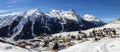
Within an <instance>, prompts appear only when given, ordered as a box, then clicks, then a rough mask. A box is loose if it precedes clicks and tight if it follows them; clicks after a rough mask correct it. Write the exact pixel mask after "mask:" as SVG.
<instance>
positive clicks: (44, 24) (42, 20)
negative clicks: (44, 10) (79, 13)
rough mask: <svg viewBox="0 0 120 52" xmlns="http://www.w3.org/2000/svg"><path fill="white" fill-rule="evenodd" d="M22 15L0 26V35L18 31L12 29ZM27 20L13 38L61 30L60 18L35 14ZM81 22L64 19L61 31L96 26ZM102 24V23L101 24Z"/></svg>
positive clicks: (29, 36)
mask: <svg viewBox="0 0 120 52" xmlns="http://www.w3.org/2000/svg"><path fill="white" fill-rule="evenodd" d="M23 18H24V16H17V17H16V18H15V19H14V20H12V21H11V23H10V25H6V26H4V27H2V28H0V37H11V36H12V35H13V34H14V33H15V32H17V31H20V29H17V30H15V31H14V32H13V30H14V29H15V28H16V27H17V26H18V24H19V23H21V22H23V21H21V19H23ZM30 18H34V19H35V20H34V21H31V20H30ZM25 19H26V21H27V22H25V24H24V25H23V28H22V30H21V31H20V33H19V34H18V35H17V36H16V37H15V38H14V39H29V38H34V36H33V34H34V35H36V36H39V35H41V34H43V33H46V34H53V33H59V32H61V30H62V26H61V22H60V21H61V19H58V18H50V17H47V16H46V15H43V16H37V17H27V18H25ZM80 20H81V22H77V21H74V20H69V19H68V20H66V23H65V24H63V26H64V30H63V31H78V30H85V29H89V28H93V27H97V26H98V25H95V24H94V23H92V22H88V21H86V20H84V19H80ZM102 25H104V24H102Z"/></svg>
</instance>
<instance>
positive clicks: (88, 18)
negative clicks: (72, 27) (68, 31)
mask: <svg viewBox="0 0 120 52" xmlns="http://www.w3.org/2000/svg"><path fill="white" fill-rule="evenodd" d="M83 19H84V20H86V21H90V22H93V23H94V24H96V25H103V24H105V23H104V22H103V21H101V20H100V19H98V18H96V17H95V16H93V15H90V14H85V15H84V16H83Z"/></svg>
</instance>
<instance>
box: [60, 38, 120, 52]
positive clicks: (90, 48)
mask: <svg viewBox="0 0 120 52" xmlns="http://www.w3.org/2000/svg"><path fill="white" fill-rule="evenodd" d="M59 52H120V38H114V39H110V38H103V39H101V40H100V41H98V42H95V41H86V42H83V43H79V44H77V45H74V46H72V47H70V48H67V49H64V50H61V51H59Z"/></svg>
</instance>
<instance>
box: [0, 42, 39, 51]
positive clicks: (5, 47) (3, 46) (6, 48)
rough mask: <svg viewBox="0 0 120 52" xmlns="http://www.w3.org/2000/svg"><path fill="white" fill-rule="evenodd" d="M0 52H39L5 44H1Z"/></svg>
mask: <svg viewBox="0 0 120 52" xmlns="http://www.w3.org/2000/svg"><path fill="white" fill-rule="evenodd" d="M0 52H37V51H34V50H27V49H23V48H20V47H17V46H13V45H9V44H4V43H1V42H0Z"/></svg>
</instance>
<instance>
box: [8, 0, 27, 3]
mask: <svg viewBox="0 0 120 52" xmlns="http://www.w3.org/2000/svg"><path fill="white" fill-rule="evenodd" d="M25 1H26V0H8V1H7V3H10V4H15V3H19V2H25Z"/></svg>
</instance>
